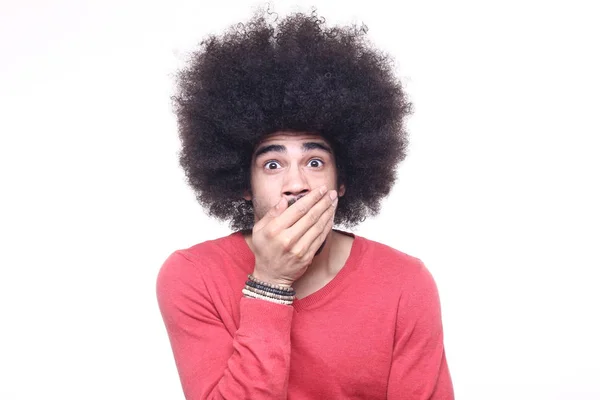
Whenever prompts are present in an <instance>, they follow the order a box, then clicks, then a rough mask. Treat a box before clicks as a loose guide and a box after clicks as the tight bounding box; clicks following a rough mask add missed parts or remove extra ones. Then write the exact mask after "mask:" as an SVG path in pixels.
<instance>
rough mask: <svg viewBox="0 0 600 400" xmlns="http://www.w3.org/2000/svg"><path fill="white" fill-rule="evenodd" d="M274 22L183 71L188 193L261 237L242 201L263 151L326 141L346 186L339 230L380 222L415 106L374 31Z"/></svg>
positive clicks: (298, 16)
mask: <svg viewBox="0 0 600 400" xmlns="http://www.w3.org/2000/svg"><path fill="white" fill-rule="evenodd" d="M267 20H268V15H265V13H264V12H262V13H260V12H259V13H257V14H255V15H254V16H253V17H252V18H251V19H250V21H249V22H248V23H246V24H242V23H240V24H238V25H235V26H233V27H231V28H229V30H227V31H226V32H225V33H223V34H222V35H221V36H216V35H209V36H208V37H207V38H206V39H205V40H203V41H202V42H201V44H200V49H199V50H197V51H195V52H193V53H192V54H191V57H190V60H189V61H188V63H187V64H186V66H185V67H184V68H183V69H181V70H180V71H178V76H177V83H178V87H177V91H176V94H175V95H174V96H173V100H174V104H175V113H176V116H177V120H178V126H179V137H180V139H181V142H182V148H181V150H180V152H179V162H180V165H181V166H182V168H183V169H184V171H185V175H186V177H187V183H188V184H189V185H190V186H191V187H192V188H193V190H194V192H195V194H196V199H197V200H198V202H199V203H200V204H201V205H202V207H203V208H204V209H205V210H206V212H207V213H208V214H209V215H210V216H213V217H216V218H218V219H220V220H229V221H230V223H229V225H230V227H231V228H232V229H234V230H238V229H251V228H252V226H253V225H254V210H253V206H252V202H251V201H247V200H244V199H243V198H242V194H243V192H244V190H250V164H251V161H252V154H253V151H254V149H255V147H256V145H257V144H258V143H259V142H260V140H261V138H262V137H264V136H265V135H268V134H271V133H274V132H279V131H286V132H310V133H316V134H319V135H321V136H322V137H323V138H324V139H325V140H327V141H328V142H329V143H330V144H331V146H332V147H333V150H334V153H335V155H336V166H337V173H338V182H339V183H343V184H344V185H345V186H346V194H345V196H343V197H340V199H339V203H338V209H337V212H336V216H335V220H334V222H335V223H336V224H341V225H344V226H346V227H353V226H355V225H357V224H358V223H360V222H362V221H364V220H365V218H366V217H367V216H369V215H371V216H372V215H376V214H377V213H378V212H379V209H380V201H381V199H382V198H384V197H385V196H387V195H388V194H389V192H390V190H391V188H392V186H393V184H394V182H395V179H396V177H395V175H396V174H395V173H396V167H397V165H398V163H399V162H400V161H402V160H404V158H405V157H406V149H407V145H408V135H407V133H406V130H405V117H406V116H407V115H409V114H411V109H412V107H411V103H410V102H409V101H408V100H407V97H406V95H405V92H404V90H403V88H402V85H401V83H400V81H399V80H398V79H396V78H395V76H394V74H393V67H392V65H393V62H392V60H391V58H390V57H389V56H388V55H386V54H383V53H382V52H380V51H378V50H376V49H374V48H372V46H371V45H370V44H369V42H368V41H367V39H366V32H367V29H366V27H365V26H364V25H363V26H361V27H358V26H356V25H351V26H343V27H340V26H336V27H332V28H329V27H326V26H325V22H324V19H322V18H320V17H319V16H317V15H316V13H315V11H313V12H312V13H311V14H304V13H295V14H292V15H289V16H287V17H285V18H284V19H281V20H280V21H275V22H268V21H267Z"/></svg>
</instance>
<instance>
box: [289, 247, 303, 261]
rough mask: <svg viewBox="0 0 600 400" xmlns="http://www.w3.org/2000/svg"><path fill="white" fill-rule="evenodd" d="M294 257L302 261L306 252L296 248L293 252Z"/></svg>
mask: <svg viewBox="0 0 600 400" xmlns="http://www.w3.org/2000/svg"><path fill="white" fill-rule="evenodd" d="M291 253H292V257H294V259H295V260H302V258H303V257H304V250H303V249H302V248H296V249H294V250H292V252H291Z"/></svg>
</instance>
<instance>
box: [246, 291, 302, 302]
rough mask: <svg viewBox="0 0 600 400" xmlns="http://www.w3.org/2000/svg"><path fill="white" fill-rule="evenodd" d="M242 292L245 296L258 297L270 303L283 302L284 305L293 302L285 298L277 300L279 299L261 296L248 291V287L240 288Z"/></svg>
mask: <svg viewBox="0 0 600 400" xmlns="http://www.w3.org/2000/svg"><path fill="white" fill-rule="evenodd" d="M242 293H243V294H244V295H245V296H246V297H250V298H253V299H260V300H266V301H270V302H271V303H277V304H283V305H286V306H290V305H292V304H293V301H287V300H279V299H274V298H272V297H267V296H263V295H261V294H258V293H254V292H251V291H249V290H248V289H245V288H244V289H242Z"/></svg>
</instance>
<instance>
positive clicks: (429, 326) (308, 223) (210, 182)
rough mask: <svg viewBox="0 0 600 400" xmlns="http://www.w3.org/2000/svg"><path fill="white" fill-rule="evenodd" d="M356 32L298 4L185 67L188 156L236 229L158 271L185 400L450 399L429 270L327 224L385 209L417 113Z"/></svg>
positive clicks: (202, 188)
mask: <svg viewBox="0 0 600 400" xmlns="http://www.w3.org/2000/svg"><path fill="white" fill-rule="evenodd" d="M364 36H365V30H364V29H362V30H361V29H356V28H354V27H346V28H340V27H335V28H326V27H325V26H324V23H323V21H322V20H320V19H319V18H318V17H317V16H315V15H314V14H313V15H304V14H295V15H292V16H289V17H287V18H285V19H283V20H282V21H280V22H279V23H278V24H277V25H275V26H273V25H272V24H269V23H267V22H266V20H265V18H263V17H261V16H255V17H254V19H253V20H252V21H250V22H249V23H248V24H245V25H238V26H236V28H233V29H232V30H230V31H228V32H226V33H225V34H224V35H222V36H221V37H216V36H211V37H209V38H208V39H207V40H205V41H204V42H203V43H202V49H201V50H200V51H198V52H197V53H195V54H194V56H193V57H192V59H191V60H190V62H189V65H188V67H187V68H186V69H184V70H183V71H182V72H181V74H180V80H179V92H178V94H177V96H176V97H175V101H176V106H177V110H176V111H177V116H178V121H179V126H180V137H181V140H182V144H183V146H182V152H181V156H180V162H181V165H182V166H183V168H184V170H185V172H186V175H187V177H188V182H189V183H190V185H191V186H192V187H193V188H194V190H195V191H196V193H197V198H198V200H199V202H200V203H201V204H202V205H203V206H204V207H205V208H206V209H207V211H208V213H209V214H210V215H212V216H215V217H217V218H221V219H225V220H230V221H231V227H232V228H233V229H234V232H233V233H232V234H230V235H228V236H226V237H223V238H218V239H214V240H210V241H207V242H204V243H200V244H197V245H194V246H192V247H190V248H187V249H180V250H177V251H175V252H173V253H172V254H171V255H170V256H169V257H168V258H167V260H166V261H165V262H164V264H163V266H162V268H161V271H160V273H159V276H158V281H157V295H158V301H159V305H160V309H161V313H162V316H163V319H164V322H165V325H166V328H167V332H168V335H169V338H170V342H171V346H172V349H173V353H174V357H175V362H176V365H177V368H178V372H179V375H180V378H181V383H182V386H183V390H184V393H185V396H186V398H187V399H188V400H190V399H193V400H200V399H289V400H297V399H411V400H413V399H414V400H416V399H434V400H442V399H444V400H447V399H453V398H454V395H453V389H452V383H451V379H450V374H449V371H448V367H447V363H446V358H445V352H444V344H443V331H442V323H441V313H440V304H439V296H438V293H437V289H436V285H435V283H434V281H433V278H432V277H431V275H430V274H429V272H428V271H427V269H426V267H425V266H424V264H423V263H422V262H421V261H420V260H419V259H418V258H415V257H412V256H409V255H407V254H405V253H402V252H400V251H397V250H395V249H392V248H390V247H388V246H385V245H383V244H380V243H377V242H375V241H371V240H368V239H366V238H363V237H360V236H357V235H354V234H352V233H348V232H344V231H342V230H338V229H333V226H334V224H336V223H337V224H342V225H346V226H348V227H351V226H354V225H356V224H358V223H359V222H361V221H362V220H364V218H365V217H366V216H368V215H375V214H376V213H377V212H378V211H379V204H380V200H381V199H382V198H383V197H385V196H386V195H387V194H388V193H389V191H390V190H391V187H392V185H393V182H394V179H395V169H396V165H397V164H398V163H399V162H400V161H401V160H403V159H404V157H405V149H406V145H407V138H406V137H407V135H406V132H405V130H404V118H405V117H406V116H407V115H408V114H409V113H410V103H409V102H408V101H407V100H406V98H405V95H404V92H403V90H402V86H401V84H400V83H399V82H398V81H397V80H396V79H395V78H394V76H393V74H392V68H391V66H390V64H391V63H390V61H389V59H388V57H387V56H384V55H382V54H381V53H380V52H378V51H376V50H373V49H371V48H370V47H369V45H368V43H367V42H366V40H365V38H364Z"/></svg>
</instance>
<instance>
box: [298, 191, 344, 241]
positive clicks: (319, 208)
mask: <svg viewBox="0 0 600 400" xmlns="http://www.w3.org/2000/svg"><path fill="white" fill-rule="evenodd" d="M330 194H331V195H332V197H334V199H333V200H332V198H331V197H330V196H323V198H322V199H321V200H320V201H319V202H318V203H317V204H315V205H314V206H313V207H312V208H311V209H310V210H309V211H308V212H307V213H306V215H304V216H303V217H302V218H301V219H300V220H298V221H297V222H296V223H295V224H294V225H293V226H291V227H290V228H288V229H287V232H286V235H287V236H288V237H289V240H290V242H291V243H295V242H297V241H298V240H300V238H301V237H302V236H304V235H305V234H306V233H307V232H308V231H309V230H310V229H311V228H312V227H313V226H314V225H315V224H317V223H318V222H319V220H320V219H321V218H322V217H323V215H324V214H325V213H328V212H330V217H331V215H332V214H331V213H333V211H334V210H335V206H336V205H337V193H336V191H335V190H332V191H330ZM332 209H333V210H332ZM290 210H291V207H290ZM326 222H327V219H325V222H324V223H326Z"/></svg>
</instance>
